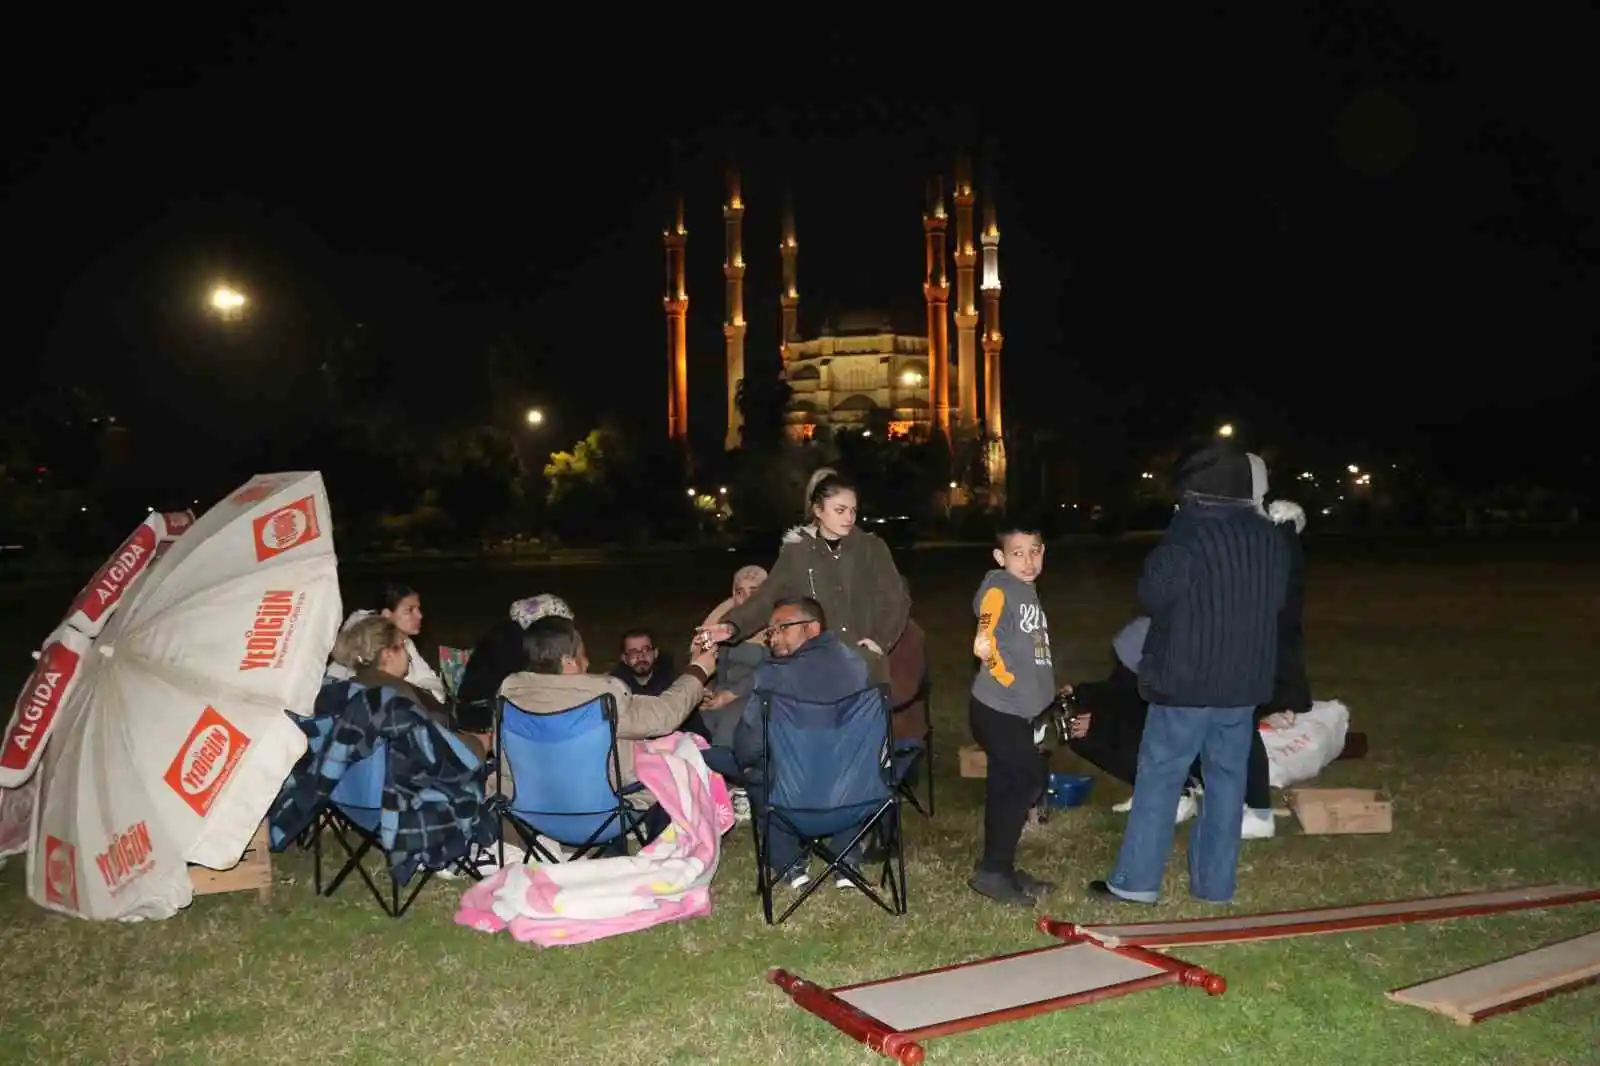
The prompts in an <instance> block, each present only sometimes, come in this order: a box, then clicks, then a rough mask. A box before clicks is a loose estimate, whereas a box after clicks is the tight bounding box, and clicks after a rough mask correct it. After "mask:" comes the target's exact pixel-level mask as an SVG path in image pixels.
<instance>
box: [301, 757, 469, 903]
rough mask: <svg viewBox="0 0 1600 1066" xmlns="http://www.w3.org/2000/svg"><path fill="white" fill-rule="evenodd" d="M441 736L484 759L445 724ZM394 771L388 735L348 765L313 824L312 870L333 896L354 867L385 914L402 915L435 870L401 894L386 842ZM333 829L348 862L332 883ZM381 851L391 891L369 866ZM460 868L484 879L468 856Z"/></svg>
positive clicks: (322, 892)
mask: <svg viewBox="0 0 1600 1066" xmlns="http://www.w3.org/2000/svg"><path fill="white" fill-rule="evenodd" d="M433 735H434V737H435V738H436V739H439V740H442V741H443V742H444V743H446V744H448V745H449V746H450V748H451V750H453V751H454V752H455V753H456V755H458V756H460V757H461V758H462V759H463V760H465V761H467V762H468V763H469V764H470V763H475V762H477V761H478V757H477V755H476V754H474V753H473V751H472V749H470V748H468V747H467V746H466V745H465V744H463V743H462V742H461V740H460V738H458V737H456V736H455V735H454V734H452V733H448V732H446V731H444V730H442V729H441V730H438V731H436V732H435V733H434V734H433ZM388 773H389V744H388V742H387V741H383V740H380V741H378V742H377V743H376V744H375V745H374V746H373V749H372V754H371V755H368V756H367V757H366V758H364V759H362V760H361V761H360V762H357V763H355V764H354V765H352V766H350V767H349V768H348V769H346V770H345V772H344V776H343V777H341V778H340V779H339V783H338V784H337V785H335V786H334V789H333V792H332V793H331V794H330V795H329V797H328V803H327V806H326V807H324V808H323V811H322V814H321V816H320V818H319V819H318V820H317V821H316V822H314V823H313V825H312V830H311V834H312V835H311V854H312V876H313V884H314V885H315V890H316V892H317V894H318V895H320V896H331V895H333V894H334V892H336V891H338V889H339V886H340V885H342V884H343V883H344V881H345V878H347V877H349V876H350V873H351V871H355V872H356V873H359V874H360V875H361V879H362V880H363V881H364V882H366V885H367V888H368V889H369V890H370V891H371V893H372V898H373V899H375V900H377V901H378V906H379V907H382V908H383V911H384V913H385V914H387V915H388V916H389V917H391V918H399V917H400V916H401V915H403V914H405V912H406V911H408V910H410V909H411V904H412V902H413V901H414V900H415V899H416V898H417V894H418V893H420V892H421V891H422V889H423V887H424V886H425V885H427V883H428V882H429V881H430V880H431V879H432V878H433V875H434V871H433V870H429V869H425V868H423V869H419V870H418V871H417V874H420V876H418V875H417V874H413V875H412V878H413V883H412V885H411V890H410V892H408V893H407V894H406V896H405V898H404V899H403V900H402V899H401V897H400V889H401V884H400V882H398V881H396V880H395V878H394V874H393V872H392V870H393V867H392V866H390V865H389V851H388V849H386V848H385V847H384V846H383V837H382V833H383V820H384V809H383V786H384V785H385V783H386V782H387V779H388ZM324 832H327V833H329V834H331V835H332V836H333V839H334V840H335V841H336V842H337V843H338V844H339V846H340V848H341V849H342V850H343V851H344V854H345V862H344V865H343V866H342V867H340V869H339V871H338V872H337V873H336V874H334V877H333V880H332V881H331V882H330V883H329V884H328V886H327V888H326V889H324V888H323V887H322V836H323V833H324ZM374 850H375V851H377V852H378V853H379V854H380V855H382V856H383V859H384V866H385V872H386V873H387V874H388V883H389V891H388V893H385V892H384V891H383V889H381V888H379V887H378V882H377V880H375V879H374V878H373V876H372V874H371V873H370V872H369V871H368V870H367V867H366V864H365V863H364V862H363V860H364V859H365V858H366V856H367V854H368V853H369V852H371V851H374ZM450 865H451V868H453V869H454V870H456V872H458V873H461V874H463V875H466V876H468V877H471V878H473V879H474V880H476V879H478V877H479V873H478V870H477V867H476V866H475V865H474V864H473V863H472V862H471V861H470V860H469V857H468V856H465V855H464V856H462V857H461V858H460V859H458V860H457V861H456V862H454V863H452V864H450Z"/></svg>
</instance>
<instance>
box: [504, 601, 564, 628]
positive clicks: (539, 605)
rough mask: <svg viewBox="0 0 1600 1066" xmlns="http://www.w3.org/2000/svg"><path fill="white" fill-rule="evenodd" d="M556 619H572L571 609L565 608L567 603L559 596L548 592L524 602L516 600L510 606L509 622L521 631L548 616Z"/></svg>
mask: <svg viewBox="0 0 1600 1066" xmlns="http://www.w3.org/2000/svg"><path fill="white" fill-rule="evenodd" d="M552 615H553V616H555V617H557V618H566V619H573V617H574V616H573V614H572V608H571V607H568V606H567V601H566V600H563V599H562V598H561V597H560V596H556V595H552V594H551V593H548V592H541V593H540V594H539V595H537V596H529V597H528V598H527V599H525V600H517V601H516V602H515V603H513V604H512V605H511V620H512V621H513V622H515V623H517V625H519V626H521V627H522V628H523V629H527V628H528V627H529V626H531V625H533V623H535V622H537V621H538V620H539V619H541V618H548V617H550V616H552Z"/></svg>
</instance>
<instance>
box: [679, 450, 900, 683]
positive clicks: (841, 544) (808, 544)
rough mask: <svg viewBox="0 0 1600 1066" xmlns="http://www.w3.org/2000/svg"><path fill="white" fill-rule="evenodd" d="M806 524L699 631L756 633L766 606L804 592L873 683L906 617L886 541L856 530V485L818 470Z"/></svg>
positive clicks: (809, 491) (883, 677) (722, 638)
mask: <svg viewBox="0 0 1600 1066" xmlns="http://www.w3.org/2000/svg"><path fill="white" fill-rule="evenodd" d="M806 503H807V511H808V514H809V517H810V519H811V520H810V522H809V523H808V524H806V525H801V526H796V527H794V528H793V529H791V530H789V532H787V533H785V534H784V536H783V547H782V549H781V550H780V551H779V552H778V561H777V562H776V563H774V564H773V566H772V569H771V574H770V575H769V576H768V578H767V580H766V581H765V582H764V583H763V584H762V585H761V587H760V588H759V589H757V590H756V591H755V592H753V593H752V594H751V595H750V597H749V598H748V599H747V600H745V601H744V603H742V604H740V605H738V606H737V607H735V608H733V609H732V610H730V611H729V612H728V613H727V614H726V615H724V616H723V619H722V621H721V622H719V623H717V624H715V625H711V626H706V627H704V628H702V629H701V630H699V633H700V634H701V635H702V636H703V637H705V638H708V639H710V640H711V641H714V642H722V643H727V642H735V643H736V642H738V641H742V640H746V639H748V638H749V637H751V636H753V635H754V634H756V633H758V632H760V631H761V630H762V629H763V628H764V627H765V626H766V624H767V617H768V616H769V615H770V614H771V613H772V605H773V604H774V603H775V602H776V601H778V600H781V599H784V598H787V597H791V596H809V597H811V598H812V599H814V600H816V601H817V602H818V603H819V604H821V605H822V610H823V613H824V614H825V615H826V616H827V623H828V628H829V629H831V630H833V631H834V632H835V633H837V634H838V635H839V639H840V640H842V641H844V642H845V643H846V644H849V645H850V646H852V647H854V648H855V649H856V651H857V652H858V653H860V655H861V657H862V659H863V660H865V662H866V664H867V671H868V673H869V675H870V676H871V679H872V682H873V683H874V684H881V683H885V682H887V681H888V680H889V668H888V663H887V659H888V656H889V654H890V652H892V651H893V650H894V647H895V645H896V644H898V643H899V642H900V637H901V635H902V634H903V633H904V632H905V629H906V622H907V620H908V619H909V618H910V617H911V594H910V592H909V591H907V589H906V582H905V578H903V577H901V576H900V571H899V569H898V568H897V567H896V566H895V564H894V556H893V555H891V554H890V552H889V546H888V545H887V544H885V543H884V542H883V541H882V540H880V539H879V538H878V537H876V536H875V535H873V534H871V533H864V532H862V531H861V530H858V529H857V528H856V490H855V486H854V485H852V484H851V483H850V482H849V481H847V480H846V479H845V478H844V477H843V476H841V475H840V474H839V473H838V472H837V471H834V470H831V469H828V468H827V467H824V468H823V469H821V470H818V471H817V472H816V473H815V474H813V475H811V481H810V483H809V484H808V485H807V486H806Z"/></svg>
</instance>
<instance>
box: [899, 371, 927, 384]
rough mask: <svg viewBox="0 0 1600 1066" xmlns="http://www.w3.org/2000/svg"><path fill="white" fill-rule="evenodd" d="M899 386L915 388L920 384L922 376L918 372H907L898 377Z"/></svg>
mask: <svg viewBox="0 0 1600 1066" xmlns="http://www.w3.org/2000/svg"><path fill="white" fill-rule="evenodd" d="M900 384H902V385H904V386H906V387H907V388H916V387H917V386H918V385H921V384H922V375H921V374H920V373H919V372H918V371H915V370H907V371H906V372H905V373H904V374H901V375H900Z"/></svg>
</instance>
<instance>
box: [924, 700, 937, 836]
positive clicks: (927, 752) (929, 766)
mask: <svg viewBox="0 0 1600 1066" xmlns="http://www.w3.org/2000/svg"><path fill="white" fill-rule="evenodd" d="M922 762H923V772H924V773H926V774H927V775H928V817H929V818H932V817H933V809H934V808H933V719H932V716H931V715H930V716H929V719H928V746H927V747H926V748H925V749H924V750H923V753H922Z"/></svg>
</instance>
